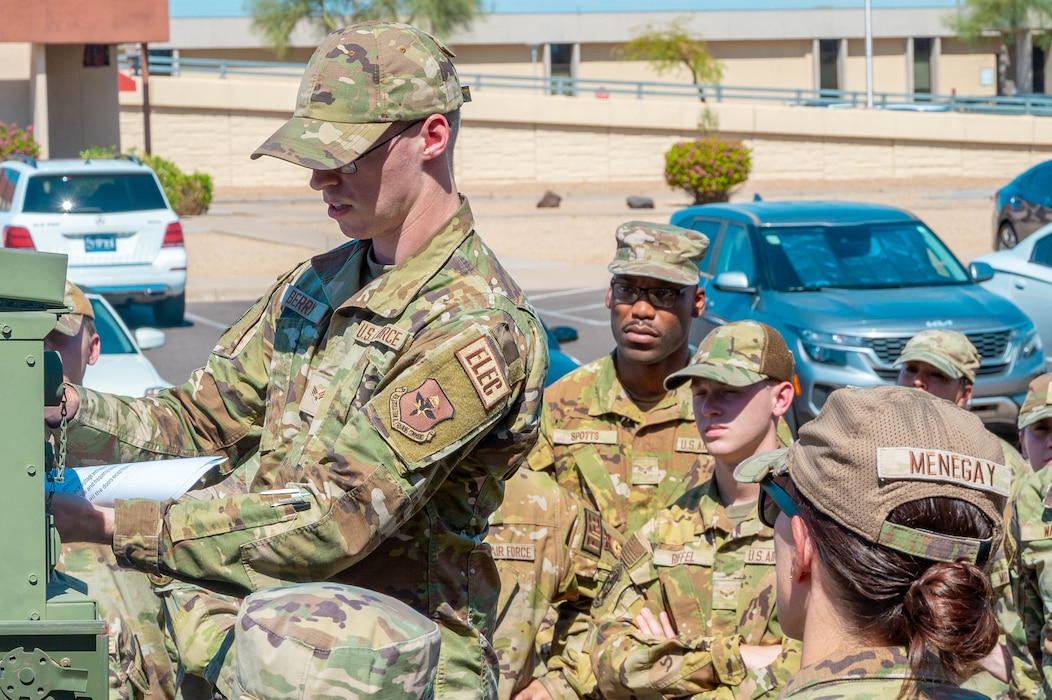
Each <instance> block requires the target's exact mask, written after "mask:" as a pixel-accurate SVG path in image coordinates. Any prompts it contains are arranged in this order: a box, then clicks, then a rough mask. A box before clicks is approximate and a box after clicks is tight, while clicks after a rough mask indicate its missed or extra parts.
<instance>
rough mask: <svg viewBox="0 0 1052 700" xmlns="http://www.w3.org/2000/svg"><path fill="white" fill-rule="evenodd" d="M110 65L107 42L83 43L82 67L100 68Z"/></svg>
mask: <svg viewBox="0 0 1052 700" xmlns="http://www.w3.org/2000/svg"><path fill="white" fill-rule="evenodd" d="M108 65H110V47H109V44H84V67H85V68H102V67H103V66H108Z"/></svg>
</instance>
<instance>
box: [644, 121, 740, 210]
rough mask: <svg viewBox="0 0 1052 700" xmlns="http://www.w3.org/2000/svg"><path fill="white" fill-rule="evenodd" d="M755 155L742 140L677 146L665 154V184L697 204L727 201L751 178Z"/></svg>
mask: <svg viewBox="0 0 1052 700" xmlns="http://www.w3.org/2000/svg"><path fill="white" fill-rule="evenodd" d="M751 167H752V152H751V151H750V150H749V149H748V148H746V147H745V144H743V143H742V142H741V141H736V140H734V139H725V138H721V137H719V136H707V137H704V138H700V139H695V140H694V141H681V142H680V143H677V144H674V145H673V146H672V148H670V149H669V150H668V152H667V153H666V154H665V182H667V183H668V184H669V185H670V186H671V187H672V188H673V189H677V190H684V191H686V192H687V193H688V194H690V196H692V197H693V198H694V203H695V204H708V203H710V202H726V201H728V200H729V199H730V195H731V190H732V189H733V188H734V187H735V186H737V185H740V184H741V183H743V182H745V181H746V180H747V179H748V178H749V170H750V168H751Z"/></svg>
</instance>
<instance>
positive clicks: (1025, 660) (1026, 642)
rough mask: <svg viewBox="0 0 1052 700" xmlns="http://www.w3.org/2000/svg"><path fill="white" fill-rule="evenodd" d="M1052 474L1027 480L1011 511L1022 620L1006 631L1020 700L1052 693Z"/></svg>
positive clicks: (1013, 573)
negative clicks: (1050, 501)
mask: <svg viewBox="0 0 1052 700" xmlns="http://www.w3.org/2000/svg"><path fill="white" fill-rule="evenodd" d="M1050 477H1052V471H1049V470H1047V469H1046V470H1042V471H1041V472H1037V473H1036V474H1032V475H1029V476H1027V477H1025V478H1024V479H1023V481H1022V484H1021V485H1020V487H1019V489H1018V491H1017V493H1016V496H1015V499H1014V506H1013V508H1012V517H1011V520H1010V523H1009V528H1008V529H1009V532H1008V535H1007V537H1008V544H1007V545H1006V548H1007V551H1008V554H1009V556H1010V566H1009V577H1010V582H1011V589H1012V597H1013V598H1014V601H1015V607H1016V611H1017V613H1018V621H1017V622H1015V623H1014V624H1013V625H1012V626H1011V627H1010V628H1006V629H1005V634H1006V642H1007V645H1008V651H1009V654H1010V655H1011V657H1012V676H1011V679H1010V680H1011V687H1012V690H1013V693H1014V694H1015V695H1016V696H1017V697H1040V696H1041V695H1040V694H1039V693H1038V692H1037V691H1038V686H1040V687H1041V688H1042V689H1043V691H1044V692H1043V695H1044V696H1045V697H1047V696H1048V691H1049V689H1052V638H1050V634H1052V626H1050V622H1049V619H1048V615H1049V613H1050V612H1052V566H1049V565H1050V564H1052V511H1050V510H1049V509H1048V508H1047V507H1046V506H1045V503H1044V500H1045V494H1046V492H1047V491H1048V485H1049V483H1050Z"/></svg>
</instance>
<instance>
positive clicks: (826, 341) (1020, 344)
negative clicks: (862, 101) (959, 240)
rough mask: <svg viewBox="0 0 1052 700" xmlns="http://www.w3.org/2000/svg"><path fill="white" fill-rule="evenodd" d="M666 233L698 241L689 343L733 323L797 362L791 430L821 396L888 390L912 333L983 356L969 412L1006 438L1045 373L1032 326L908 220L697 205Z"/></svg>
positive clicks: (871, 211)
mask: <svg viewBox="0 0 1052 700" xmlns="http://www.w3.org/2000/svg"><path fill="white" fill-rule="evenodd" d="M672 223H673V224H676V225H679V226H683V227H686V228H691V229H694V230H697V231H701V232H702V233H704V234H705V235H707V236H708V237H709V240H710V242H711V246H710V248H709V253H708V254H707V255H706V256H705V259H704V260H703V261H702V263H701V284H702V285H703V286H704V287H705V292H706V295H707V297H706V298H707V301H706V309H705V313H704V314H703V315H702V317H701V318H699V319H697V320H696V321H695V323H694V327H693V328H692V331H691V340H692V342H694V343H697V342H699V341H700V340H701V339H702V338H704V337H705V335H706V334H707V333H708V332H709V331H710V330H712V329H713V328H714V327H715V326H718V325H721V324H724V323H727V322H728V321H738V320H742V319H755V320H757V321H763V322H764V323H768V324H770V325H771V326H773V327H774V328H777V329H778V331H779V332H781V333H782V335H783V336H784V337H785V340H786V342H787V343H788V344H789V348H790V349H791V350H792V351H793V354H794V355H795V357H796V377H795V384H796V394H797V396H796V400H795V403H794V407H793V411H792V412H791V415H790V416H789V418H790V421H791V422H793V423H795V425H794V427H796V426H799V425H800V424H802V423H804V422H806V421H809V420H811V419H812V418H814V417H815V415H817V413H818V411H819V410H820V409H821V408H822V405H823V404H824V403H825V401H826V398H827V397H828V396H829V394H830V392H832V391H833V390H834V389H837V388H839V387H842V386H846V385H854V386H869V385H873V384H891V383H894V382H895V380H896V378H897V376H898V371H897V370H896V369H895V368H894V364H895V359H896V358H897V357H898V355H899V353H900V351H901V350H902V347H903V346H904V345H905V344H906V341H907V340H909V338H910V337H911V336H913V335H914V334H915V333H917V332H919V331H922V330H925V329H929V328H947V329H952V330H956V331H960V332H961V333H964V334H965V335H966V336H968V338H969V339H970V340H971V341H972V343H973V344H974V345H975V347H976V348H977V349H978V350H979V353H980V355H981V356H982V365H981V367H980V368H979V371H978V373H977V376H976V383H975V388H974V391H973V394H972V400H971V404H970V408H971V410H972V411H974V412H975V413H977V414H978V415H979V416H980V417H981V418H982V419H983V420H984V422H985V423H986V424H987V425H988V427H990V428H991V429H992V430H995V431H996V432H998V433H999V434H1001V435H1003V436H1012V437H1014V435H1015V421H1016V416H1017V414H1018V412H1019V406H1020V404H1021V403H1022V401H1023V399H1024V397H1025V395H1026V389H1027V384H1028V383H1029V382H1030V380H1031V379H1032V378H1033V377H1035V376H1037V375H1038V374H1040V373H1041V372H1043V371H1044V367H1045V359H1044V352H1043V350H1042V347H1041V339H1040V338H1039V337H1038V335H1037V332H1036V331H1035V329H1034V324H1033V323H1032V322H1031V321H1030V319H1029V318H1027V316H1026V315H1024V314H1023V312H1022V311H1020V310H1019V309H1018V308H1016V307H1015V306H1014V305H1013V304H1012V303H1011V302H1008V301H1006V300H1005V299H1003V298H1001V297H999V296H996V295H994V294H992V293H990V292H988V291H986V290H985V289H983V288H982V287H981V286H979V284H978V282H981V281H984V280H986V279H989V278H990V277H992V276H993V269H992V268H990V266H989V265H987V264H984V263H975V264H973V265H972V266H971V267H970V268H965V267H964V266H963V265H962V264H961V263H960V262H959V261H958V260H957V258H955V257H954V255H953V253H951V252H950V250H949V249H948V248H947V247H946V246H945V245H944V244H943V243H942V241H940V240H939V238H938V236H936V235H935V233H934V232H932V230H931V229H929V228H928V227H927V226H926V225H925V224H924V223H923V222H922V221H920V220H919V219H917V218H916V217H915V216H913V215H912V214H909V213H908V212H905V211H902V210H900V209H895V208H893V207H885V206H879V205H872V204H855V203H848V202H773V201H772V202H766V201H756V202H749V203H741V204H707V205H703V206H693V207H688V208H687V209H683V210H680V211H678V212H676V213H675V214H673V215H672Z"/></svg>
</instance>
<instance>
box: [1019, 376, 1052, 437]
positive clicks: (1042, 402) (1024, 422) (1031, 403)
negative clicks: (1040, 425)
mask: <svg viewBox="0 0 1052 700" xmlns="http://www.w3.org/2000/svg"><path fill="white" fill-rule="evenodd" d="M1050 383H1052V374H1050V373H1046V374H1042V375H1041V376H1040V377H1038V378H1037V379H1034V380H1033V381H1031V382H1030V386H1029V387H1028V388H1027V390H1026V399H1025V400H1024V401H1023V407H1022V408H1021V409H1019V429H1020V430H1022V429H1023V428H1025V427H1027V426H1028V425H1033V424H1034V423H1036V422H1038V421H1039V420H1043V419H1045V418H1049V417H1052V393H1050V392H1049V391H1048V385H1049V384H1050Z"/></svg>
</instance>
